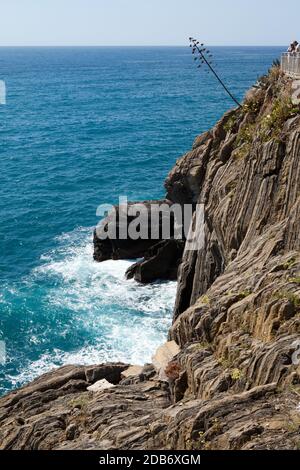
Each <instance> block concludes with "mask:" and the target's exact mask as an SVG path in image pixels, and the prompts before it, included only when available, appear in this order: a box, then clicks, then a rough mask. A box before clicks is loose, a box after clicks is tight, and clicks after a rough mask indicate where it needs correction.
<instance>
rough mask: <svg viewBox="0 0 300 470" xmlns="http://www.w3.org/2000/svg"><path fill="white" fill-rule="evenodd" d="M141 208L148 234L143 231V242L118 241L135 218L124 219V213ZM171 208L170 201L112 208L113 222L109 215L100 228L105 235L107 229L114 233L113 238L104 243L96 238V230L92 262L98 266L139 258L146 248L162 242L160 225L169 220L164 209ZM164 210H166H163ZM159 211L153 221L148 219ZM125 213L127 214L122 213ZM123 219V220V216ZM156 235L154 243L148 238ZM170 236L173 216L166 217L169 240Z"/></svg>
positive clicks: (167, 213)
mask: <svg viewBox="0 0 300 470" xmlns="http://www.w3.org/2000/svg"><path fill="white" fill-rule="evenodd" d="M140 204H143V206H144V208H146V210H147V215H146V219H147V223H148V230H147V231H146V232H147V233H146V236H147V239H143V238H145V237H139V238H138V239H136V240H133V239H131V238H130V237H126V239H125V237H124V239H123V238H121V234H122V233H124V232H125V234H127V233H128V226H129V225H130V223H132V222H133V221H134V220H135V218H136V217H134V216H132V215H128V210H129V209H130V210H132V209H136V210H138V206H139V205H140ZM171 205H172V202H171V201H168V200H161V201H145V202H140V203H136V202H130V203H128V206H127V208H124V207H122V206H116V207H115V209H116V212H115V219H114V215H113V214H109V215H108V217H107V218H106V219H104V220H103V221H102V222H101V228H102V229H103V230H104V231H105V232H106V231H107V229H108V226H110V228H111V229H114V231H115V235H116V236H115V238H112V237H109V236H108V237H107V238H105V239H102V238H99V236H98V234H99V229H96V230H95V232H94V259H95V260H96V261H99V262H102V261H106V260H108V259H114V260H119V259H136V258H143V257H144V255H145V253H146V252H147V251H148V250H149V248H151V247H153V246H154V245H156V244H157V243H158V242H159V241H161V240H164V236H163V233H162V223H163V221H164V220H165V218H166V217H169V211H168V208H169V207H170V206H171ZM164 206H165V208H166V209H167V210H164ZM158 207H160V208H161V209H162V210H161V213H160V214H159V217H158V218H157V219H156V218H155V217H153V216H152V212H151V210H155V209H157V208H158ZM126 212H127V213H126ZM126 215H127V217H126V219H125V218H124V216H126ZM154 231H155V232H156V236H155V238H154V239H152V238H151V237H152V236H153V235H152V234H153V233H154ZM173 235H174V214H172V213H171V214H170V237H172V236H173Z"/></svg>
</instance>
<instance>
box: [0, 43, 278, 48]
mask: <svg viewBox="0 0 300 470" xmlns="http://www.w3.org/2000/svg"><path fill="white" fill-rule="evenodd" d="M207 46H208V47H285V46H284V45H282V44H207ZM6 47H20V48H22V47H23V48H29V47H41V48H42V47H45V48H47V47H78V48H79V47H91V48H92V47H95V48H96V47H103V48H104V47H118V48H122V47H140V48H142V47H189V45H188V43H187V44H121V45H118V44H26V45H20V44H7V45H0V49H3V48H6Z"/></svg>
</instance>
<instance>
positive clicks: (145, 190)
mask: <svg viewBox="0 0 300 470" xmlns="http://www.w3.org/2000/svg"><path fill="white" fill-rule="evenodd" d="M281 49H282V48H278V47H273V48H271V47H269V48H263V47H261V48H257V47H248V48H228V47H226V48H212V51H213V54H214V60H215V63H216V66H217V69H218V71H219V73H220V75H221V76H222V77H223V78H224V80H225V82H226V84H227V85H228V86H229V87H230V89H231V90H232V92H233V93H234V94H235V95H236V96H237V97H238V98H239V99H242V97H243V95H244V93H245V91H246V90H247V89H248V88H249V86H251V85H252V84H253V83H254V82H255V81H256V79H257V78H258V76H259V75H261V74H263V73H265V72H266V71H267V69H268V68H269V67H270V65H271V64H272V61H273V59H276V58H277V57H278V56H279V54H280V52H281ZM0 79H2V80H5V82H6V86H7V104H6V105H5V106H0V152H1V153H0V340H2V341H4V342H5V344H6V352H7V357H6V359H7V360H6V363H5V364H3V365H0V393H2V394H3V393H5V392H6V391H8V390H10V389H12V388H15V387H17V386H20V385H22V384H24V383H26V382H28V381H30V380H32V379H33V378H35V377H36V376H38V375H39V374H41V373H43V372H46V371H48V370H49V369H51V368H53V367H56V366H59V365H62V364H66V363H81V364H83V363H85V364H90V363H99V362H102V361H112V360H122V361H128V362H131V363H141V364H142V363H144V362H146V361H149V360H150V358H151V354H152V352H153V350H154V349H155V348H156V347H157V346H158V345H159V344H160V343H161V342H163V341H164V340H165V337H166V334H167V330H168V327H169V326H170V323H171V317H172V308H173V304H174V298H175V292H176V284H175V283H172V282H170V283H157V284H153V285H151V286H140V285H137V284H136V283H135V282H134V281H126V280H125V279H124V273H125V271H126V269H127V267H128V266H129V264H130V261H117V262H114V261H108V262H106V263H103V264H97V263H95V262H94V261H93V259H92V230H93V227H94V226H95V224H96V223H97V222H98V220H97V217H96V209H97V206H98V205H99V204H102V203H115V202H117V201H118V197H119V195H123V196H124V195H126V196H127V197H128V199H131V200H144V199H148V198H159V197H161V196H163V195H164V190H163V181H164V178H165V176H166V175H167V173H168V171H169V170H170V169H171V167H172V165H173V164H174V162H175V160H176V159H177V158H178V157H179V156H180V155H181V154H183V153H184V152H185V151H187V150H188V149H189V148H190V147H191V145H192V142H193V140H194V138H195V137H196V135H198V134H199V133H201V132H202V131H205V130H206V129H208V128H209V127H210V126H211V125H213V124H214V123H215V121H216V120H217V119H218V118H220V117H221V115H222V114H223V113H224V111H226V110H227V109H228V108H229V107H232V105H233V104H232V102H231V101H230V99H229V98H228V97H227V96H226V95H224V93H223V90H222V88H221V87H220V86H219V84H218V83H217V82H216V81H215V80H214V79H213V78H212V77H211V76H210V75H208V74H206V73H205V72H204V71H202V72H200V71H199V70H198V69H197V68H196V67H195V65H194V63H193V60H192V57H191V53H190V49H189V48H188V47H187V48H184V47H173V48H170V47H169V48H168V47H159V48H151V47H147V48H139V47H136V48H135V47H131V48H0Z"/></svg>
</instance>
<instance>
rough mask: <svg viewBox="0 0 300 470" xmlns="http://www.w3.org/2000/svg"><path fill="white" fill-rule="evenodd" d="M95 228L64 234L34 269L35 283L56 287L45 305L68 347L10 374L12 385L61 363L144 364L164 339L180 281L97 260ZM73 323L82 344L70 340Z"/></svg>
mask: <svg viewBox="0 0 300 470" xmlns="http://www.w3.org/2000/svg"><path fill="white" fill-rule="evenodd" d="M91 233H92V231H91V229H83V228H82V229H78V230H75V231H74V232H72V233H68V234H64V235H62V236H61V237H59V238H58V239H57V247H56V248H55V249H54V250H53V251H52V252H51V253H47V254H46V255H43V256H42V258H41V265H40V266H39V267H38V268H36V269H35V270H34V271H33V273H32V275H31V282H33V283H36V284H39V283H45V282H46V281H45V280H47V282H48V284H49V285H51V286H52V287H51V288H49V289H47V290H46V294H45V297H46V298H45V299H43V304H44V305H45V308H46V309H47V312H49V315H52V314H53V312H55V319H56V324H57V335H59V337H60V339H61V340H62V343H63V339H64V337H65V338H67V340H66V345H65V347H64V345H63V346H62V347H60V348H56V349H54V350H52V349H51V348H50V347H48V348H47V351H46V352H45V351H44V352H43V353H42V354H41V355H40V356H39V358H38V359H37V360H35V361H32V362H30V363H28V366H27V367H24V368H23V370H22V372H21V373H20V374H18V376H12V377H10V380H11V381H12V383H13V384H15V385H19V384H20V383H24V382H28V381H29V380H32V379H33V378H35V377H37V376H38V375H40V374H42V373H44V372H47V371H49V370H50V369H52V368H55V367H57V366H60V365H62V364H95V363H101V362H106V361H123V362H128V363H132V364H144V363H146V362H149V361H150V360H151V356H152V354H153V352H154V351H155V349H156V348H157V347H158V346H159V345H160V344H161V343H162V342H164V341H165V340H166V336H167V331H168V328H169V326H170V324H171V317H172V309H173V305H174V299H175V293H176V283H175V282H164V283H155V284H151V285H140V284H137V283H136V282H135V281H134V280H126V279H125V272H126V270H127V268H128V267H129V266H130V265H131V264H132V262H133V261H106V262H104V263H97V262H95V261H93V245H92V237H91ZM53 315H54V314H53ZM70 328H71V331H73V330H74V331H75V332H77V331H79V332H80V335H81V336H80V338H81V337H82V345H80V344H79V345H78V341H77V343H76V347H73V346H72V344H70V341H69V339H70V338H69V336H70ZM32 338H33V340H34V338H36V332H35V334H34V332H33V336H32ZM39 339H40V338H39V337H38V336H37V340H39Z"/></svg>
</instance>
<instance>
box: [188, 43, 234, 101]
mask: <svg viewBox="0 0 300 470" xmlns="http://www.w3.org/2000/svg"><path fill="white" fill-rule="evenodd" d="M190 47H191V48H192V54H193V55H194V61H195V62H196V61H197V62H198V68H199V69H200V68H201V67H206V66H207V67H208V71H209V72H212V74H213V75H214V76H215V77H216V79H217V80H218V82H219V83H220V84H221V85H222V87H223V88H224V90H225V91H226V93H227V94H228V95H229V96H230V98H231V99H232V100H233V101H234V103H235V104H237V105H238V107H239V108H241V107H242V105H241V103H240V102H239V101H238V100H237V99H236V98H235V96H233V94H232V93H231V91H230V90H229V89H228V87H227V86H226V85H225V83H224V82H223V80H222V79H221V78H220V77H219V75H218V74H217V72H216V71H215V69H214V67H213V63H212V58H213V55H212V53H211V51H210V50H209V49H207V48H206V47H205V46H204V44H203V43H200V42H199V41H197V39H194V38H192V37H191V38H190Z"/></svg>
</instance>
